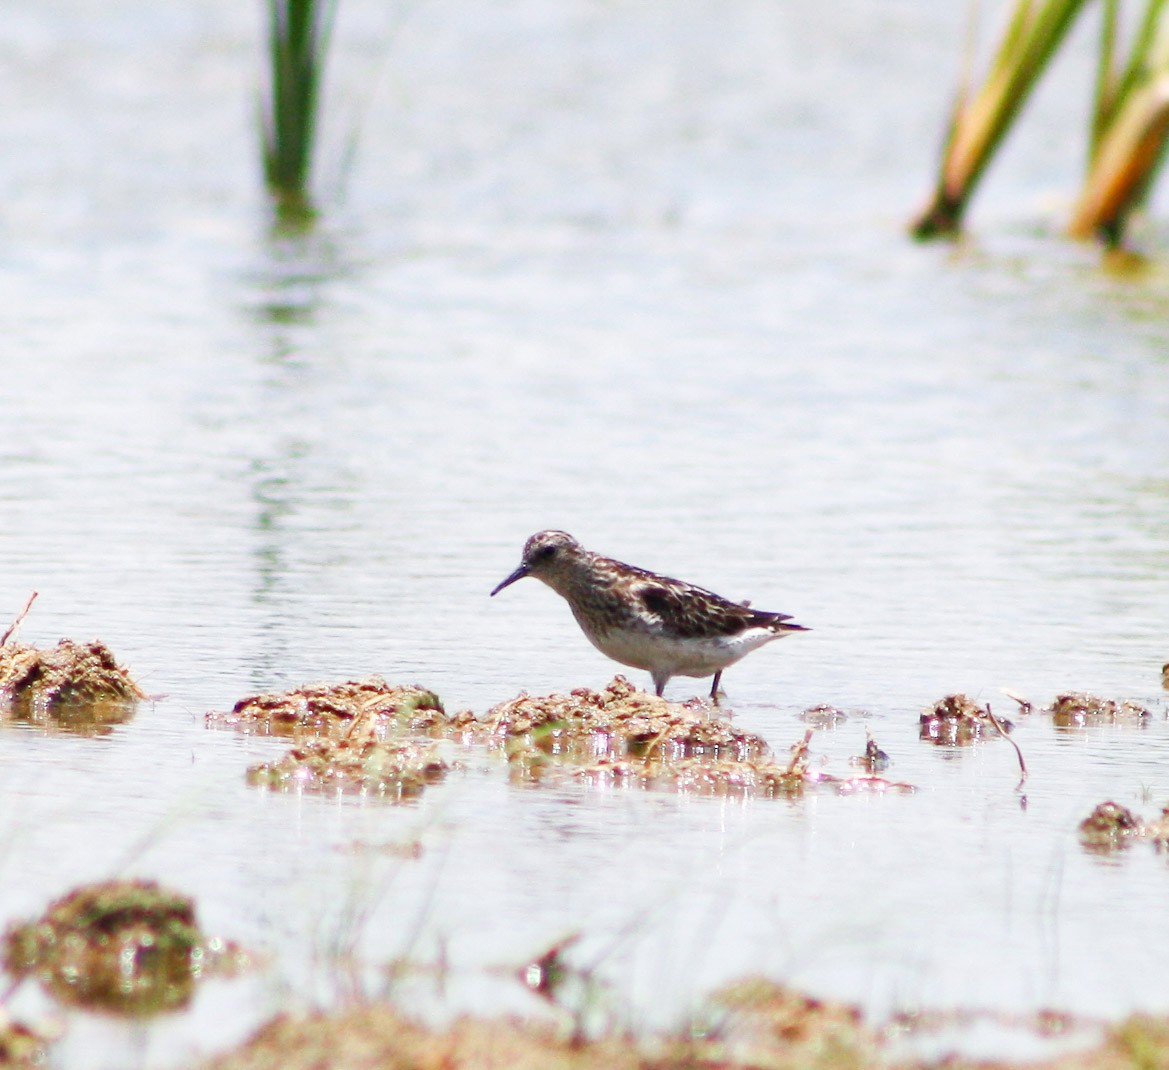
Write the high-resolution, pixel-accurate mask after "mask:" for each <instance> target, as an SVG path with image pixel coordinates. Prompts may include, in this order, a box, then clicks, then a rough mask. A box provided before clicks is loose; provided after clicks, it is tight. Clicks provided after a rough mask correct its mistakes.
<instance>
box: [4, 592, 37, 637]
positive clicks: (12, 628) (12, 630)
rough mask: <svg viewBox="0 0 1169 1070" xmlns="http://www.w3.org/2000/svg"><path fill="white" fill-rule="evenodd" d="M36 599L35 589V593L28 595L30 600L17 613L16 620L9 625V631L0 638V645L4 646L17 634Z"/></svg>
mask: <svg viewBox="0 0 1169 1070" xmlns="http://www.w3.org/2000/svg"><path fill="white" fill-rule="evenodd" d="M36 600H37V592H36V591H33V593H32V594H30V595H29V596H28V601H27V602H25V603H24V609H22V610H21V611H20V613H19V614H18V615H17V618H16V620H14V621H13V622H12V623H11V624H10V625H9V626H8V631H6V632H5V633H4V638H3V639H0V646H4V644H5V643H7V642H8V640H9V639H11V638H12V637H13V635H15V634H16V631H17V629H18V628H19V627H20V626H21V625H22V624H23V623H24V618H25V617H27V616H28V611H29V610H30V609H32V604H33V602H35V601H36Z"/></svg>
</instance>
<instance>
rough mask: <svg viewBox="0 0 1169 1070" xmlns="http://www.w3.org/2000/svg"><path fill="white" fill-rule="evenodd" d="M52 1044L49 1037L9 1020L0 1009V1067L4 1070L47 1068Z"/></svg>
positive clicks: (11, 1019)
mask: <svg viewBox="0 0 1169 1070" xmlns="http://www.w3.org/2000/svg"><path fill="white" fill-rule="evenodd" d="M52 1042H53V1040H52V1038H51V1037H49V1036H46V1035H45V1034H43V1033H39V1032H38V1031H37V1030H35V1029H34V1028H33V1027H32V1026H30V1025H26V1024H25V1023H24V1022H18V1021H16V1020H15V1019H13V1018H9V1017H8V1015H7V1014H6V1013H5V1011H4V1010H3V1009H2V1008H0V1067H3V1068H4V1070H39V1068H41V1067H44V1066H47V1065H48V1063H49V1046H50V1045H51V1044H52Z"/></svg>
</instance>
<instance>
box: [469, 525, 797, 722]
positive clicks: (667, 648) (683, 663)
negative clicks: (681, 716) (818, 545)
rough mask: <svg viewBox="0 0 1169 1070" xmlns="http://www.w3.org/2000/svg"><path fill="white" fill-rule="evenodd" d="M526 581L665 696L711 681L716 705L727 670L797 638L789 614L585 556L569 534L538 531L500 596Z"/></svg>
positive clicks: (596, 643)
mask: <svg viewBox="0 0 1169 1070" xmlns="http://www.w3.org/2000/svg"><path fill="white" fill-rule="evenodd" d="M525 576H535V577H536V579H538V580H543V581H544V583H546V584H548V586H549V587H551V588H552V590H554V591H555V592H556V593H557V594H558V595H560V596H561V597H562V598H564V599H565V601H567V602H568V605H569V608H570V609H571V610H572V615H573V616H574V617H576V622H577V624H579V625H580V627H581V631H583V632H584V633H585V635H586V636H587V637H588V640H589V642H590V643H592V644H593V646H595V647H596V648H597V649H598V650H599V651H600V652H601V653H602V654H605V655H606V656H608V657H610V658H612V659H613V660H614V661H619V662H621V664H622V665H631V666H632V667H633V668H635V669H645V670H646V671H647V672H648V673H649V674H650V676H652V677H653V682H654V687H655V689H656V690H657V693H658V694H659V695H660V694H661V693H662V691H663V690H665V686H666V681H667V680H669V679H670V677H671V676H709V675H710V674H711V673H714V683H713V684H712V685H711V688H710V697H711V698H712V699H714V700H715V701H716V702H717V701H718V685H719V681H720V680H721V679H722V674H723V670H724V669H725V668H727V667H728V666H730V665H733V664H734V663H735V662H736V661H738V660H739V659H740V658H742V657H745V656H746V655H747V654H749V653H751V651H752V650H754V649H755V648H756V647H760V646H763V644H764V643H770V642H771V641H772V640H773V639H781V638H783V636H785V635H788V634H790V633H791V632H806V631H808V629H807V628H805V627H804V626H803V625H801V624H791V623H789V621H790V620H791V617H790V616H789V615H788V614H786V613H765V612H763V611H761V610H758V609H751V608H750V603H748V602H731V601H728V600H727V599H726V598H722V597H721V596H719V595H717V594H715V593H714V592H713V591H707V590H704V589H703V588H702V587H695V586H694V584H692V583H683V582H682V581H681V580H675V579H671V578H670V577H669V576H659V575H658V574H657V573H656V572H649V571H647V570H646V569H643V568H636V567H635V566H633V565H626V564H624V563H623V562H621V561H614V560H613V559H612V558H610V557H602V556H601V555H600V554H595V553H592V552H591V551H589V550H586V549H585V548H584V547H583V546H581V544H580V543H579V542H577V541H576V539H574V538H573V537H572V536H571V535H569V534H567V533H566V532H563V531H538V532H537V533H536V534H535V535H533V536H532V537H531V538H530V539H528V541H527V542H526V543H525V544H524V554H523V558H522V560H521V561H520V566H519V568H517V569H516V570H515V571H514V572H513V573H512V574H511V575H510V576H508V577H507V579H505V580H504V581H503V582H502V583H501V584H500V585H499V586H498V587H496V588H495V590H494V591H492V592H491V594H492V596H494V595H497V594H499V592H500V591H502V590H503V589H504V588H505V587H507V586H509V585H510V584H513V583H515V581H516V580H521V579H523V578H524V577H525Z"/></svg>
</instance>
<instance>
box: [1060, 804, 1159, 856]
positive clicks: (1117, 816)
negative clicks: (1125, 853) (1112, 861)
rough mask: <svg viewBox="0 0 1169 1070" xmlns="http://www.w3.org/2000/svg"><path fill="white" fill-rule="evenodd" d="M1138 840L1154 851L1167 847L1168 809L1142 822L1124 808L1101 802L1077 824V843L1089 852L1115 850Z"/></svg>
mask: <svg viewBox="0 0 1169 1070" xmlns="http://www.w3.org/2000/svg"><path fill="white" fill-rule="evenodd" d="M1138 840H1144V841H1147V842H1149V843H1152V844H1153V846H1154V847H1156V848H1157V850H1158V851H1160V850H1162V849H1164V848H1165V847H1169V807H1166V808H1164V809H1163V810H1162V811H1161V814H1160V816H1159V817H1156V818H1154V819H1153V820H1152V821H1143V820H1142V819H1141V818H1140V817H1138V816H1137V815H1136V814H1134V813H1133V812H1132V811H1131V810H1130V809H1128V807H1127V806H1121V805H1120V803H1115V802H1112V801H1111V800H1110V801H1108V802H1102V803H1100V805H1099V806H1097V807H1096V808H1095V809H1094V810H1093V811H1092V812H1091V813H1090V814H1089V815H1088V816H1087V817H1086V818H1084V820H1083V821H1081V822H1080V843H1082V844H1083V845H1084V847H1086V848H1088V850H1091V851H1115V850H1117V849H1118V848H1123V847H1128V846H1129V845H1130V844H1132V843H1135V842H1136V841H1138Z"/></svg>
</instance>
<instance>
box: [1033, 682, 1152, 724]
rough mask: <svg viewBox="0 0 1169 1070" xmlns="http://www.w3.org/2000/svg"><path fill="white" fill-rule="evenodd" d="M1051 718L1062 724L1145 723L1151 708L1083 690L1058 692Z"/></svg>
mask: <svg viewBox="0 0 1169 1070" xmlns="http://www.w3.org/2000/svg"><path fill="white" fill-rule="evenodd" d="M1048 712H1049V713H1050V714H1051V719H1052V722H1053V723H1054V724H1055V725H1057V726H1058V727H1060V728H1084V727H1086V726H1089V725H1102V724H1125V725H1134V726H1140V727H1144V726H1145V725H1147V724H1149V723H1150V722H1151V721H1152V718H1153V714H1152V711H1151V710H1147V709H1145V707H1144V706H1142V705H1141V704H1140V703H1138V702H1131V701H1128V700H1125V701H1124V702H1114V701H1113V700H1112V699H1107V698H1099V697H1098V696H1096V695H1089V694H1086V693H1085V692H1082V691H1072V692H1069V693H1067V694H1065V695H1059V696H1057V698H1056V699H1055V701H1054V702H1053V703H1052V704H1051V705H1050V706H1049V707H1048Z"/></svg>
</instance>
